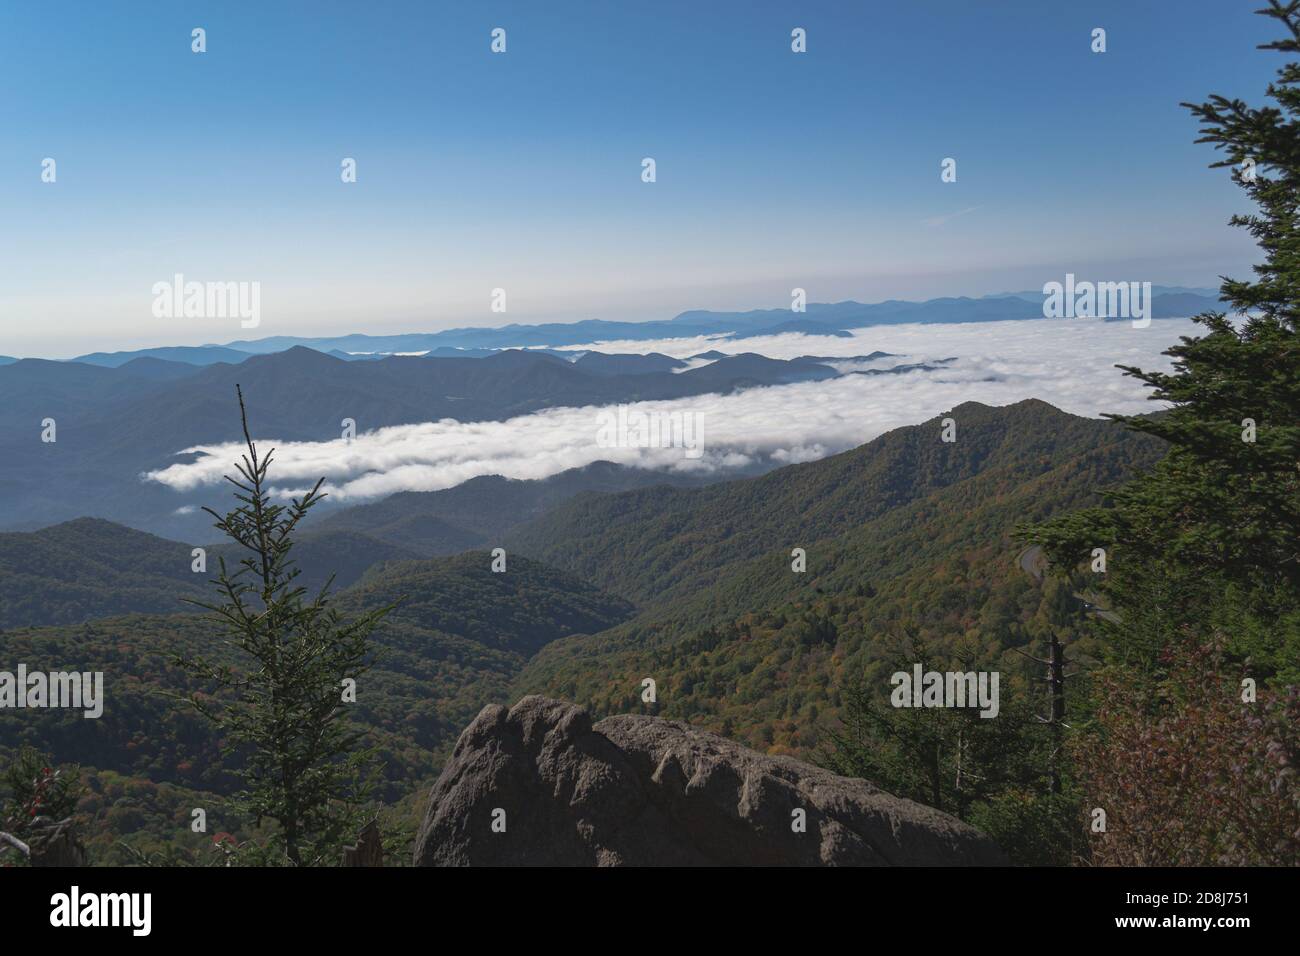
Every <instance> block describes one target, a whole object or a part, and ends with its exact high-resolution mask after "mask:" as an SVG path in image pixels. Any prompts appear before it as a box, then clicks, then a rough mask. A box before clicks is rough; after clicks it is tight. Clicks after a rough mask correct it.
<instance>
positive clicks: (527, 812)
mask: <svg viewBox="0 0 1300 956" xmlns="http://www.w3.org/2000/svg"><path fill="white" fill-rule="evenodd" d="M797 810H802V811H803V812H804V813H803V816H804V823H805V827H804V830H803V832H796V830H795V828H794V826H793V822H794V820H795V818H796V816H797V815H796V814H795V811H797ZM497 811H504V814H502V813H499V812H497ZM494 815H495V817H494ZM494 819H495V820H496V826H497V830H494V828H493V825H494ZM502 823H504V832H498V831H499V830H500V828H501V826H502ZM1006 862H1007V860H1006V857H1005V856H1004V855H1003V853H1002V851H1001V850H999V849H998V848H997V846H996V845H995V844H994V843H993V841H992V840H990V839H989V838H988V837H987V836H985V835H983V834H982V833H980V832H979V831H978V830H975V829H974V828H973V827H970V826H968V825H966V824H964V823H962V822H961V821H959V820H957V819H956V818H954V817H951V816H949V815H948V814H946V813H940V812H939V811H938V810H933V809H931V808H929V807H926V806H923V805H921V804H919V803H913V802H912V801H910V800H903V799H901V798H899V797H895V796H891V795H890V794H888V793H885V792H884V791H883V790H880V789H879V788H877V787H875V786H873V785H871V784H870V783H867V782H866V781H864V780H853V779H850V778H848V777H840V776H837V775H835V774H833V773H831V772H829V771H827V770H822V769H819V768H817V767H814V766H812V765H810V764H806V763H803V762H802V761H799V760H794V759H792V758H789V757H767V756H764V755H762V754H759V753H756V752H755V751H753V750H749V749H747V748H745V747H742V746H740V745H739V744H736V743H733V742H731V741H729V740H726V739H724V738H722V737H718V736H717V735H715V734H710V733H705V732H704V731H700V730H695V729H694V728H692V727H690V726H689V725H687V724H684V723H680V722H678V721H671V720H664V719H662V718H658V717H642V716H631V715H626V716H618V717H609V718H606V719H605V720H602V721H601V722H600V723H598V724H596V725H595V726H594V727H593V726H592V723H591V717H590V715H589V714H588V713H587V712H586V711H585V710H583V709H582V708H581V707H578V706H576V705H574V704H567V703H563V702H561V701H556V700H549V699H547V698H545V697H525V698H524V699H523V700H521V701H520V702H519V703H518V704H516V705H515V706H514V707H513V708H511V709H510V710H507V709H506V708H504V707H501V706H498V705H492V706H489V707H485V708H484V709H483V710H482V712H481V713H480V714H479V715H478V716H477V717H476V718H475V719H474V721H473V723H471V724H470V725H469V727H468V728H466V730H465V732H464V733H463V734H461V737H460V740H459V741H457V743H456V749H455V750H454V751H453V753H452V756H451V759H450V760H449V761H448V762H447V765H446V766H445V767H444V768H443V771H442V774H441V776H439V778H438V781H437V783H435V784H434V786H433V790H432V792H431V793H430V797H429V806H428V809H427V811H426V813H425V817H424V822H423V823H422V825H421V827H420V832H419V834H418V836H417V838H416V844H415V863H416V865H417V866H471V865H472V866H718V865H721V866H765V865H766V866H828V865H829V866H853V865H859V866H862V865H865V866H891V865H892V866H972V865H974V866H978V865H985V866H988V865H1005V864H1006Z"/></svg>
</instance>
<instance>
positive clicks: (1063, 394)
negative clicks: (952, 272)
mask: <svg viewBox="0 0 1300 956" xmlns="http://www.w3.org/2000/svg"><path fill="white" fill-rule="evenodd" d="M1199 328H1200V327H1199V326H1195V325H1194V324H1193V323H1191V322H1190V321H1188V320H1183V319H1178V320H1162V321H1157V322H1153V323H1152V324H1151V325H1150V326H1149V327H1148V328H1145V329H1135V328H1133V327H1132V326H1131V325H1130V323H1128V322H1099V321H1095V320H1080V319H1064V320H1047V319H1043V320H1031V321H1022V322H988V323H970V324H962V325H894V326H880V327H874V328H869V329H859V330H857V331H856V332H854V334H853V336H852V337H851V338H829V337H809V336H804V335H779V336H771V337H764V338H754V339H745V340H744V341H743V342H734V343H732V342H726V341H719V340H717V339H705V338H693V339H672V340H664V341H658V342H602V343H593V344H592V345H590V346H586V348H594V349H598V350H599V351H603V352H650V351H657V352H662V353H664V354H667V355H672V356H674V357H679V358H686V357H689V356H691V355H695V354H697V353H699V352H704V351H708V350H709V349H718V350H720V351H724V352H740V351H747V352H759V353H761V354H764V355H767V356H770V357H773V358H793V357H795V356H799V355H818V356H839V357H845V358H847V357H851V356H855V355H867V354H869V353H871V352H873V351H884V352H890V353H893V355H895V356H896V358H891V359H889V360H885V361H874V362H871V363H869V364H868V365H863V366H861V367H862V368H867V367H870V368H882V367H889V366H894V365H901V364H910V363H923V362H926V361H935V360H939V359H947V358H954V357H955V361H952V362H950V363H948V364H946V365H943V366H942V367H939V368H937V369H935V370H932V371H924V370H918V371H912V372H907V373H901V374H886V375H846V376H844V377H841V378H838V379H832V380H829V381H825V382H806V383H800V384H795V385H784V386H775V387H768V388H755V389H749V390H746V391H743V392H738V393H735V394H731V395H702V396H695V397H692V398H686V399H679V400H676V401H667V402H641V403H637V404H635V405H632V406H629V408H630V409H632V410H634V411H641V412H650V413H659V414H662V415H672V414H676V413H682V414H689V415H691V416H695V418H694V421H696V422H698V423H699V427H700V432H701V436H700V437H701V439H702V454H701V455H700V456H699V457H698V458H691V457H687V456H686V455H685V454H684V452H683V449H682V448H681V447H670V448H639V447H630V448H618V447H608V442H604V443H602V442H601V441H600V440H599V436H600V431H601V419H600V415H601V412H602V411H608V409H601V408H596V407H584V408H554V409H547V410H545V411H541V412H537V413H534V414H530V415H525V416H521V417H519V418H514V419H510V420H508V421H504V422H472V423H462V422H456V421H452V420H444V421H439V422H427V423H423V424H413V425H399V426H394V427H390V428H383V429H379V430H377V431H374V432H367V433H362V434H359V435H357V436H356V438H355V439H353V440H352V441H351V442H350V443H345V442H343V441H341V440H338V441H331V442H288V443H278V442H269V443H270V444H275V445H276V446H277V450H276V467H275V477H276V479H277V481H278V483H279V484H280V487H279V489H278V491H280V492H292V493H301V491H302V490H304V489H305V488H306V487H309V486H310V485H311V484H312V483H314V481H315V479H316V478H318V477H320V476H322V475H324V476H325V478H326V487H327V490H328V491H329V492H330V493H331V494H332V495H333V496H334V497H335V500H336V501H338V500H342V501H347V500H353V501H354V500H361V499H367V498H374V497H378V496H383V495H388V494H392V493H394V492H398V491H434V490H438V489H442V488H448V487H452V486H454V485H457V484H460V483H461V482H463V481H466V480H468V479H470V478H473V477H475V476H478V475H486V474H499V475H505V476H506V477H510V478H545V477H548V476H549V475H553V474H556V473H557V472H560V471H563V470H565V469H568V468H574V467H580V466H582V465H586V464H589V463H591V462H593V461H600V460H605V461H614V462H618V463H620V464H624V465H630V466H635V467H640V468H650V469H658V470H676V471H682V472H695V473H718V472H726V471H732V470H737V469H744V468H754V467H760V466H763V465H771V464H788V463H792V462H800V461H808V460H812V459H816V458H820V457H823V456H825V455H828V454H834V453H836V452H840V451H844V450H845V449H848V448H852V447H854V446H856V445H860V444H862V443H864V442H867V441H870V440H871V439H872V438H875V437H876V436H878V435H880V434H882V433H883V432H886V431H889V430H890V429H893V428H897V427H900V426H902V425H910V424H916V423H918V422H922V421H925V420H927V419H929V418H932V417H934V416H935V415H937V414H939V413H941V412H944V411H947V410H949V409H951V408H953V407H955V406H956V405H959V404H961V403H962V402H967V401H975V402H982V403H984V404H988V405H1007V404H1010V403H1012V402H1017V401H1020V400H1022V399H1026V398H1038V399H1041V400H1043V401H1045V402H1049V403H1051V404H1052V405H1055V406H1057V407H1058V408H1061V409H1064V410H1065V411H1067V412H1072V413H1074V414H1077V415H1085V416H1098V415H1100V414H1102V413H1103V412H1120V413H1135V412H1145V411H1152V410H1154V409H1155V408H1156V407H1157V406H1155V405H1154V404H1153V403H1151V402H1150V401H1148V400H1147V399H1146V395H1147V390H1146V389H1145V388H1143V387H1142V385H1141V383H1139V382H1137V381H1136V380H1134V379H1132V378H1128V377H1125V376H1123V375H1122V374H1121V373H1120V372H1119V371H1118V370H1117V369H1116V368H1115V365H1117V364H1123V365H1136V366H1139V367H1142V368H1167V367H1168V365H1169V360H1168V359H1167V358H1166V357H1164V356H1163V355H1161V352H1163V350H1165V349H1166V348H1168V347H1169V346H1170V345H1172V344H1174V343H1175V342H1177V340H1178V337H1179V336H1181V335H1188V334H1195V331H1196V330H1197V329H1199ZM835 364H836V366H837V367H839V368H840V369H841V370H842V371H843V370H849V369H853V368H854V367H855V366H854V365H852V364H841V363H838V362H837V363H835ZM239 451H240V449H239V448H238V447H237V446H235V445H207V446H197V447H195V448H191V449H186V452H189V453H192V454H193V455H194V459H193V460H192V461H189V462H186V463H184V464H175V465H172V466H170V467H168V468H165V469H162V470H160V471H157V472H152V473H150V474H148V475H146V476H145V477H146V479H148V480H152V481H158V482H161V483H163V484H165V485H168V486H170V487H171V488H173V489H175V490H177V491H180V492H191V491H194V490H195V489H198V488H201V487H203V486H207V485H213V484H216V483H218V482H220V481H221V480H222V476H223V475H224V474H226V473H228V472H229V471H230V470H231V463H232V462H233V461H234V460H235V459H236V458H237V457H238V454H239Z"/></svg>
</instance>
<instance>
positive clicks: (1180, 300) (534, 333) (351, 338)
mask: <svg viewBox="0 0 1300 956" xmlns="http://www.w3.org/2000/svg"><path fill="white" fill-rule="evenodd" d="M1151 291H1152V299H1153V301H1152V306H1153V317H1154V318H1158V319H1164V318H1187V317H1189V316H1192V315H1196V314H1198V313H1200V312H1204V311H1207V310H1212V309H1223V308H1226V306H1224V305H1223V303H1221V302H1220V301H1219V298H1218V292H1216V291H1215V290H1213V289H1203V288H1189V287H1186V286H1160V285H1155V286H1152V290H1151ZM1042 301H1043V295H1042V293H1041V292H1033V291H1029V292H1008V293H1002V294H996V295H987V296H983V297H981V298H970V297H966V296H959V297H944V298H936V299H927V300H925V301H920V302H913V301H906V300H902V299H890V300H886V301H884V302H876V303H862V302H855V301H851V300H850V301H845V302H834V303H810V304H809V305H808V306H807V310H806V311H805V312H802V313H794V312H792V311H791V310H790V309H788V308H783V309H753V310H750V311H747V312H713V311H707V310H691V311H687V312H682V313H681V314H679V315H677V316H674V317H673V318H671V319H667V320H651V321H644V322H619V321H608V320H605V319H584V320H581V321H577V322H551V323H543V324H537V325H521V324H512V325H506V326H502V327H499V328H492V327H467V328H455V329H445V330H443V331H440V332H407V333H397V334H392V335H367V334H361V333H351V334H347V335H338V336H292V335H279V336H270V337H267V338H262V339H240V340H236V341H233V342H227V343H226V344H224V345H216V344H212V345H200V346H164V347H159V348H148V349H139V350H136V351H127V352H92V353H89V354H86V355H80V356H77V357H76V358H74V359H72V360H71V361H74V362H82V363H85V364H88V365H102V366H108V367H116V366H119V365H124V364H126V363H127V362H129V361H131V360H132V359H133V358H141V357H150V358H159V359H164V360H167V361H173V362H184V363H187V364H191V365H212V364H215V363H217V362H229V363H234V364H238V363H239V362H241V361H243V360H244V359H245V358H247V357H248V356H249V355H264V354H267V353H269V352H283V351H286V350H288V349H291V348H293V347H295V346H306V347H307V348H312V349H315V350H317V351H320V352H325V353H327V354H331V355H334V356H336V357H338V358H347V359H365V358H373V357H375V356H376V355H392V354H398V353H428V354H431V355H433V356H436V357H464V358H479V357H483V356H484V355H485V354H489V353H490V352H492V351H499V350H502V349H511V348H538V349H540V348H546V347H548V346H549V347H565V346H574V345H589V344H592V343H596V342H602V341H605V342H608V341H615V340H622V341H648V340H652V339H665V338H689V337H693V336H726V337H728V338H730V339H734V340H740V339H746V338H755V337H758V336H764V335H782V334H789V333H792V332H798V333H802V334H805V335H817V336H829V337H840V338H843V337H845V336H847V335H848V334H849V332H848V330H850V329H854V328H866V327H869V326H874V325H898V324H904V323H912V322H920V323H941V322H957V323H967V322H998V321H1008V320H1032V319H1037V318H1042V310H1041V304H1042ZM6 361H13V360H6V359H5V358H4V357H0V365H4V364H6Z"/></svg>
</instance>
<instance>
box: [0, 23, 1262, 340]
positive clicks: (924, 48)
mask: <svg viewBox="0 0 1300 956" xmlns="http://www.w3.org/2000/svg"><path fill="white" fill-rule="evenodd" d="M1257 6H1258V0H1240V2H1239V0H1201V2H1179V3H1174V2H1160V0H1127V2H1113V3H1112V2H1072V3H1055V2H1043V0H1024V2H1018V0H1017V2H993V0H990V2H987V3H972V2H965V0H950V2H949V0H934V2H920V0H918V2H913V3H903V4H900V3H884V2H875V0H872V2H835V3H832V2H814V3H797V2H786V3H777V2H753V0H750V2H714V3H700V2H693V3H678V2H655V3H646V4H639V3H631V2H626V3H625V2H560V0H550V2H544V3H543V2H531V3H518V4H512V3H494V2H473V3H470V2H464V3H455V4H450V3H433V2H426V3H409V4H408V3H397V2H373V3H369V4H356V3H278V2H268V3H252V2H240V3H221V4H217V3H184V2H175V0H167V2H157V3H147V2H135V3H129V4H128V3H120V4H117V3H114V4H108V3H98V2H87V3H62V2H57V0H54V2H46V3H41V4H24V5H17V4H8V5H6V6H5V7H4V9H3V12H0V128H3V130H4V136H3V140H2V141H0V217H2V220H0V221H2V223H3V225H2V226H0V262H3V267H2V268H0V354H9V355H47V356H58V357H66V356H70V355H74V354H78V353H80V352H85V351H91V350H94V349H124V348H135V347H140V346H145V345H164V344H199V343H202V342H212V341H229V340H231V339H237V338H244V337H259V336H261V335H283V334H289V335H294V334H300V335H317V334H335V333H343V332H368V333H376V334H378V333H385V332H398V331H415V330H430V331H432V330H436V329H440V328H446V327H450V326H455V325H498V324H504V323H506V322H537V321H565V320H574V319H583V318H609V319H643V318H661V317H669V316H671V315H674V314H676V313H677V312H680V311H683V310H686V309H690V308H719V309H726V308H735V309H748V308H756V307H774V306H780V305H788V303H789V290H790V288H791V287H792V286H795V285H798V286H801V287H804V288H806V289H807V290H808V296H809V299H810V300H812V301H834V300H840V299H845V298H856V299H861V300H867V301H870V300H877V299H882V298H890V297H905V298H927V297H931V296H935V295H946V294H973V295H981V294H985V293H990V292H997V291H1003V290H1009V289H1022V288H1033V287H1039V286H1041V285H1042V283H1043V282H1045V281H1048V280H1049V279H1059V278H1061V277H1062V276H1063V275H1064V273H1065V272H1066V271H1073V272H1075V273H1077V274H1080V275H1081V276H1093V277H1097V278H1105V279H1111V280H1149V281H1153V282H1157V283H1165V284H1189V285H1205V284H1215V276H1217V275H1218V274H1220V273H1225V272H1226V273H1230V274H1242V273H1244V272H1245V271H1246V269H1247V268H1248V267H1249V264H1250V263H1251V262H1252V261H1254V259H1255V252H1254V249H1253V247H1252V245H1251V243H1250V240H1249V237H1247V236H1245V235H1244V234H1239V233H1240V230H1232V229H1230V228H1229V227H1228V226H1227V225H1226V219H1227V218H1228V216H1229V215H1231V214H1232V213H1233V212H1237V211H1242V210H1243V209H1244V208H1245V201H1244V198H1243V196H1242V194H1241V193H1240V190H1238V189H1237V188H1236V187H1235V186H1233V185H1232V184H1231V183H1230V181H1229V180H1228V177H1227V174H1226V172H1224V171H1222V170H1219V171H1211V170H1209V169H1207V168H1206V165H1207V163H1208V162H1209V160H1210V159H1211V151H1210V150H1209V149H1208V148H1207V147H1205V146H1196V145H1193V143H1192V140H1193V139H1194V137H1195V125H1194V123H1193V122H1192V120H1191V118H1190V116H1189V115H1188V114H1187V113H1186V111H1184V110H1182V109H1180V108H1179V107H1178V103H1179V101H1181V100H1197V101H1199V100H1200V99H1202V98H1203V97H1204V96H1205V95H1206V94H1208V93H1210V92H1219V93H1224V94H1227V95H1237V96H1241V97H1243V98H1245V99H1247V100H1248V101H1250V102H1252V103H1259V102H1261V100H1262V98H1263V90H1264V87H1265V85H1266V84H1267V82H1268V80H1269V79H1270V78H1271V77H1272V75H1273V71H1274V70H1275V69H1276V67H1277V65H1278V63H1279V62H1280V57H1279V55H1278V54H1276V53H1265V52H1257V51H1254V50H1253V49H1252V48H1253V46H1254V44H1256V43H1258V42H1261V41H1263V40H1266V39H1269V38H1271V34H1270V27H1269V25H1268V23H1267V22H1266V21H1265V20H1264V19H1263V18H1261V17H1257V16H1253V15H1252V14H1251V11H1252V10H1253V9H1254V8H1255V7H1257ZM198 26H201V27H203V28H205V29H206V31H207V44H208V50H207V52H206V53H203V54H195V53H192V52H191V50H190V42H191V41H190V31H191V29H192V28H193V27H198ZM494 27H503V28H505V29H506V31H507V44H508V50H507V52H506V53H505V54H503V55H494V54H492V53H491V52H490V50H489V42H490V36H489V34H490V31H491V30H492V29H493V28H494ZM794 27H804V28H805V29H806V30H807V31H808V52H807V53H806V54H802V55H796V54H793V53H791V52H790V31H791V29H792V28H794ZM1094 27H1103V28H1105V29H1106V31H1107V47H1108V49H1107V52H1106V53H1104V54H1094V53H1092V52H1091V51H1090V49H1089V46H1090V32H1091V30H1092V29H1093V28H1094ZM646 156H650V157H654V158H655V160H656V163H657V172H658V181H657V182H655V183H653V184H647V183H643V182H641V178H640V172H641V165H640V164H641V160H642V158H643V157H646ZM45 157H52V158H54V159H55V160H56V161H57V164H58V167H57V171H58V181H57V182H56V183H54V184H48V183H42V182H41V181H40V172H41V161H42V159H43V158H45ZM344 157H353V158H355V159H356V160H357V164H358V180H359V181H358V182H357V183H355V184H346V185H345V184H343V183H341V182H340V178H339V164H340V162H341V160H342V159H343V158H344ZM945 157H953V158H955V159H956V160H957V164H958V165H957V171H958V179H957V182H956V183H943V182H941V180H940V175H939V173H940V162H941V160H942V159H944V158H945ZM178 272H179V273H182V274H184V275H185V276H186V278H187V279H195V280H211V281H258V282H260V283H261V295H262V324H261V326H260V328H258V329H257V330H256V331H255V332H247V331H245V330H242V329H240V328H239V327H238V322H237V320H233V319H175V318H174V319H159V318H155V317H154V315H153V314H152V312H151V305H152V298H153V297H152V293H151V287H152V285H153V284H154V283H155V282H158V281H161V280H167V279H170V277H171V276H172V275H173V274H175V273H178ZM495 287H501V288H504V289H506V291H507V297H508V298H507V301H508V312H507V313H506V314H505V315H501V314H494V313H492V312H491V311H489V301H490V293H491V290H492V289H493V288H495Z"/></svg>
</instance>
